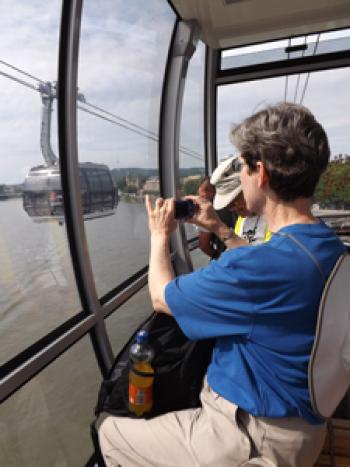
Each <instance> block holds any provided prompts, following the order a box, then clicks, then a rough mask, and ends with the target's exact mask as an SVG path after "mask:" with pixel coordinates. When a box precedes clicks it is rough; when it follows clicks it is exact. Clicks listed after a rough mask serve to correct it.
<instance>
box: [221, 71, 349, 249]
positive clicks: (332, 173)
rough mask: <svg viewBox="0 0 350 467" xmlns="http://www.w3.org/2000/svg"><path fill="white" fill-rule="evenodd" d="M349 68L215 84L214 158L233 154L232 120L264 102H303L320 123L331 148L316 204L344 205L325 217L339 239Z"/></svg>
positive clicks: (345, 227) (344, 200) (345, 230)
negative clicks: (334, 214)
mask: <svg viewBox="0 0 350 467" xmlns="http://www.w3.org/2000/svg"><path fill="white" fill-rule="evenodd" d="M349 80H350V68H338V69H335V70H327V71H318V72H313V73H302V74H297V75H290V76H288V77H286V76H284V77H279V78H270V79H264V80H255V81H249V82H243V83H236V84H230V85H226V86H219V87H218V106H217V109H218V110H217V141H218V160H219V161H220V160H222V159H224V158H226V157H227V156H229V155H230V154H233V153H234V152H235V148H234V147H233V146H232V145H231V143H230V141H229V131H230V126H231V125H232V124H234V123H235V122H240V121H241V120H243V119H244V118H245V117H247V116H249V115H251V114H252V113H253V112H255V111H258V110H259V108H263V107H264V106H266V105H268V104H274V103H277V102H281V101H284V100H287V101H290V102H297V103H302V104H304V105H305V106H306V107H308V108H309V109H310V110H311V111H312V112H313V113H314V114H315V116H316V118H317V119H318V120H319V121H320V122H321V123H322V125H323V126H324V128H325V130H326V132H327V135H328V138H329V144H330V149H331V162H330V165H329V167H328V169H327V171H326V172H325V174H324V175H323V176H322V177H321V179H320V182H319V185H318V188H317V189H316V193H315V199H314V201H315V206H316V205H317V207H318V208H321V209H331V210H334V209H336V210H346V211H348V212H347V213H346V216H345V217H344V219H343V218H341V217H339V216H338V217H337V219H330V218H329V217H327V218H326V217H325V218H324V220H325V221H326V222H327V223H329V225H331V226H332V227H334V228H335V229H336V230H337V231H338V233H339V234H340V235H341V236H342V238H343V240H346V241H347V242H349V240H350V222H349V218H350V216H349V210H350V191H349V184H350V135H349V131H348V129H349V127H350V116H349V111H348V109H349V106H350V94H349V92H348V83H349Z"/></svg>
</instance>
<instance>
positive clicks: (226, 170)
mask: <svg viewBox="0 0 350 467" xmlns="http://www.w3.org/2000/svg"><path fill="white" fill-rule="evenodd" d="M238 167H239V159H238V156H231V157H229V158H228V159H225V160H224V161H223V162H221V163H220V164H219V165H218V166H217V168H216V169H215V170H214V172H213V174H212V176H211V178H210V183H211V184H212V185H214V186H215V190H216V191H215V197H214V202H213V205H214V209H216V210H219V209H223V208H227V209H228V210H230V211H233V212H236V213H237V214H238V219H237V221H236V224H235V227H234V232H235V234H236V235H238V236H239V237H241V238H244V239H245V240H247V241H248V243H249V244H251V245H258V244H259V243H263V242H266V241H268V240H270V238H271V233H270V232H269V230H268V228H267V224H266V222H265V220H264V218H263V217H262V216H260V215H254V214H252V213H250V212H249V210H248V209H247V205H246V202H245V199H244V195H243V190H242V185H241V180H240V174H239V171H238V170H237V168H238Z"/></svg>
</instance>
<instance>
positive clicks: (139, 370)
mask: <svg viewBox="0 0 350 467" xmlns="http://www.w3.org/2000/svg"><path fill="white" fill-rule="evenodd" d="M148 339H149V335H148V331H146V330H142V331H139V332H138V333H137V335H136V342H135V343H134V344H133V345H132V346H131V348H130V372H129V410H130V411H131V412H134V413H135V414H136V415H137V416H141V415H143V414H144V413H146V412H149V411H150V410H151V409H152V407H153V381H154V370H153V368H152V365H151V362H152V359H153V357H154V350H153V348H152V347H151V346H150V344H149V342H148Z"/></svg>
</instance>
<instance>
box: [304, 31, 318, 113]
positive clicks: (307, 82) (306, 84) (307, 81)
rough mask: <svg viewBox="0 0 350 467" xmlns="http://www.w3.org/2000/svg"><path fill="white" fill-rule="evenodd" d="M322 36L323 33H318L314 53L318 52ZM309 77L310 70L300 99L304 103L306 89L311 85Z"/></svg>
mask: <svg viewBox="0 0 350 467" xmlns="http://www.w3.org/2000/svg"><path fill="white" fill-rule="evenodd" d="M320 36H321V33H318V35H317V39H316V42H315V48H314V51H313V53H312V55H315V54H316V52H317V48H318V44H319V42H320ZM309 79H310V72H308V74H307V76H306V80H305V84H304V89H303V92H302V94H301V99H300V104H302V103H303V100H304V97H305V93H306V89H307V87H308V85H309Z"/></svg>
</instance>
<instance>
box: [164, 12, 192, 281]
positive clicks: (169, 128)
mask: <svg viewBox="0 0 350 467" xmlns="http://www.w3.org/2000/svg"><path fill="white" fill-rule="evenodd" d="M197 42H198V26H197V23H196V22H195V21H179V20H178V21H177V22H176V24H175V29H174V34H173V37H172V41H171V45H170V49H169V55H168V61H167V65H166V71H165V77H164V85H163V92H162V100H161V102H162V103H161V111H160V123H159V156H158V157H159V173H160V181H161V184H160V193H161V196H163V197H165V198H171V197H174V198H176V194H177V192H178V187H179V145H180V142H179V141H180V119H181V111H182V102H183V94H184V85H185V80H186V75H187V69H188V63H189V60H190V58H191V57H192V55H193V53H194V51H195V50H196V46H197ZM170 243H171V250H172V251H173V252H174V253H175V256H174V259H173V266H174V270H175V273H176V275H179V274H185V273H188V272H190V271H192V270H193V266H192V261H191V257H190V255H189V251H188V247H187V240H186V235H185V229H184V226H183V225H180V226H179V228H178V229H176V232H175V233H174V234H173V235H172V236H171V241H170Z"/></svg>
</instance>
